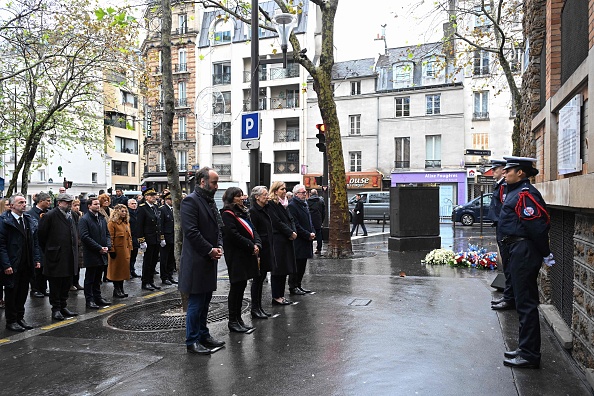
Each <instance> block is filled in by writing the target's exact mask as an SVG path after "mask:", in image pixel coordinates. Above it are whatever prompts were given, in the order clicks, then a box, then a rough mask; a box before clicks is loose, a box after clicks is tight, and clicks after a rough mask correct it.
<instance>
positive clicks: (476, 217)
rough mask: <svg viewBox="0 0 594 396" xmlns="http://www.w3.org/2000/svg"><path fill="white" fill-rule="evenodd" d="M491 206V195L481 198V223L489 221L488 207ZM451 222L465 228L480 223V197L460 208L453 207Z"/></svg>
mask: <svg viewBox="0 0 594 396" xmlns="http://www.w3.org/2000/svg"><path fill="white" fill-rule="evenodd" d="M490 204H491V194H485V195H483V197H482V205H483V222H486V221H491V220H489V219H488V218H487V215H488V214H489V205H490ZM452 221H453V222H460V223H462V224H463V225H465V226H471V225H473V224H474V223H475V222H477V221H481V197H477V198H475V199H473V200H472V201H470V202H467V203H465V204H464V205H461V206H455V207H454V209H453V210H452Z"/></svg>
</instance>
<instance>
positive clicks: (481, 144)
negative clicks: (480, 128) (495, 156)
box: [472, 133, 489, 150]
mask: <svg viewBox="0 0 594 396" xmlns="http://www.w3.org/2000/svg"><path fill="white" fill-rule="evenodd" d="M472 148H473V149H478V150H487V149H488V148H489V134H488V133H473V134H472Z"/></svg>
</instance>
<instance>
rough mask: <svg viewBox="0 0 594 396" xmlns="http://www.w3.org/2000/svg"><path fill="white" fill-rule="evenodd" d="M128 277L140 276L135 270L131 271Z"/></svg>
mask: <svg viewBox="0 0 594 396" xmlns="http://www.w3.org/2000/svg"><path fill="white" fill-rule="evenodd" d="M130 277H131V278H140V275H138V274H137V273H136V272H131V273H130Z"/></svg>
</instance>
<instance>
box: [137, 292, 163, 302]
mask: <svg viewBox="0 0 594 396" xmlns="http://www.w3.org/2000/svg"><path fill="white" fill-rule="evenodd" d="M163 294H165V292H164V291H160V292H156V293H151V294H147V295H146V296H142V298H144V299H145V300H146V299H149V298H153V297H158V296H162V295H163Z"/></svg>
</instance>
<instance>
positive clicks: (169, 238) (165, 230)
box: [159, 205, 173, 246]
mask: <svg viewBox="0 0 594 396" xmlns="http://www.w3.org/2000/svg"><path fill="white" fill-rule="evenodd" d="M159 213H160V215H161V220H160V224H161V233H162V234H163V235H164V236H165V242H166V243H167V244H168V245H171V246H173V209H172V208H170V207H169V206H167V205H163V206H161V207H160V208H159Z"/></svg>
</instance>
